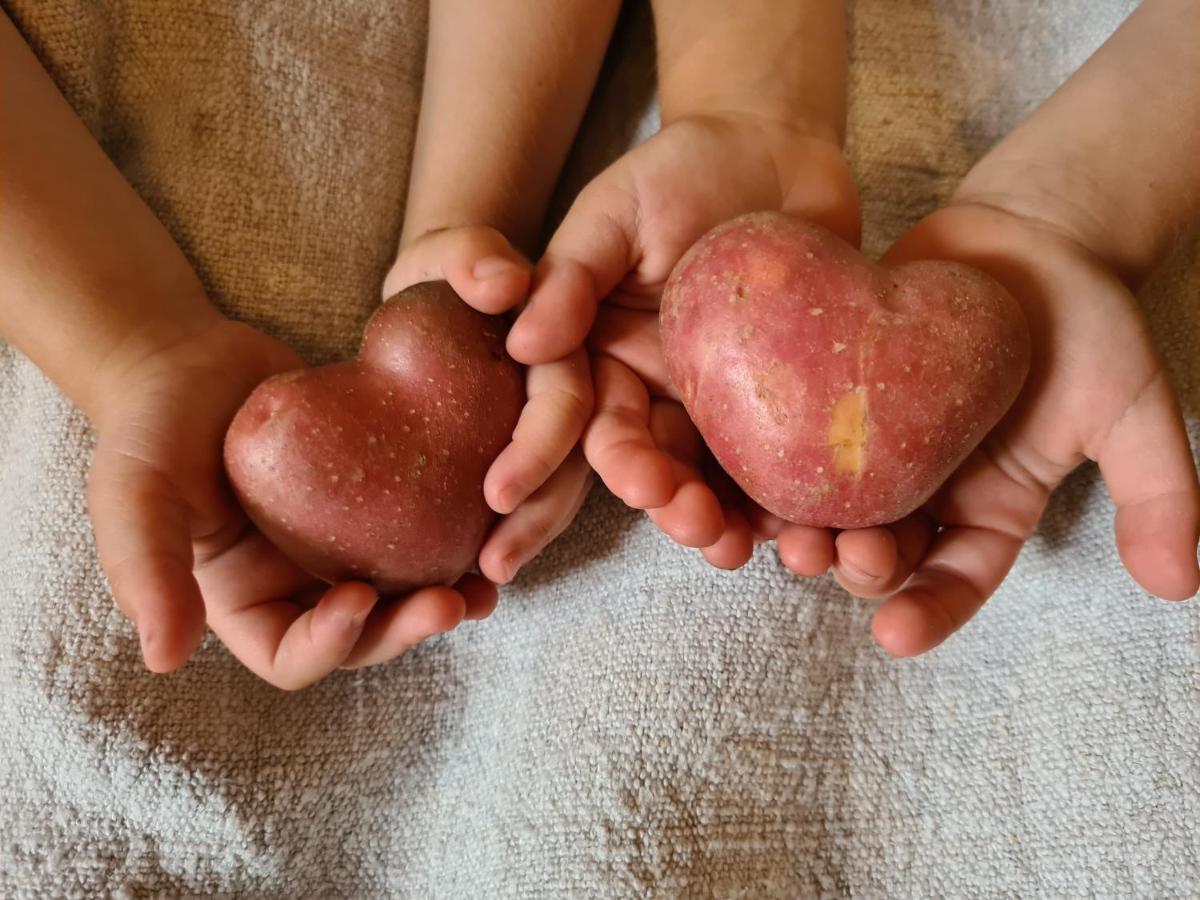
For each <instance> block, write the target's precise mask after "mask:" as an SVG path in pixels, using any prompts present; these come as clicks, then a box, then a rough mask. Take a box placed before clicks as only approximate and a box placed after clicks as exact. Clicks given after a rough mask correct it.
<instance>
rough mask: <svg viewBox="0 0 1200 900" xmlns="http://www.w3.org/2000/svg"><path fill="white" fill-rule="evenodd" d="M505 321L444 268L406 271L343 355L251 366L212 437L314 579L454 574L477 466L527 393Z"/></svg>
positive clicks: (432, 580)
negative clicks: (240, 395) (245, 388)
mask: <svg viewBox="0 0 1200 900" xmlns="http://www.w3.org/2000/svg"><path fill="white" fill-rule="evenodd" d="M505 331H506V328H505V323H504V321H503V320H502V319H500V318H497V317H494V316H485V315H483V314H482V313H478V312H476V311H475V310H473V309H471V308H470V307H469V306H467V305H466V304H465V303H463V302H462V300H460V299H459V298H458V295H456V294H455V293H454V291H452V290H451V289H450V286H449V285H447V284H446V283H445V282H428V283H425V284H418V285H414V286H413V287H410V288H408V289H406V290H404V291H401V292H400V293H399V294H397V295H396V296H394V297H392V298H391V299H390V300H388V301H387V302H386V303H384V304H383V305H382V306H381V307H380V308H379V309H378V310H377V311H376V312H375V314H374V315H373V316H371V319H370V321H369V322H368V323H367V327H366V331H365V334H364V336H363V345H362V350H361V351H360V352H359V355H358V357H357V359H354V360H351V361H350V362H343V363H336V364H334V365H330V366H324V367H321V368H316V369H299V370H297V371H294V372H286V373H284V374H282V375H276V376H274V377H273V378H269V379H267V380H266V381H264V382H263V383H262V384H260V385H259V386H258V387H257V388H256V389H255V390H254V392H253V393H252V394H251V395H250V397H249V398H248V399H247V400H246V402H245V404H244V405H243V406H242V408H241V409H240V410H239V411H238V414H237V416H236V417H235V418H234V420H233V423H232V424H231V425H230V426H229V431H228V433H227V435H226V437H225V468H226V471H227V472H228V473H229V479H230V481H231V482H232V484H233V488H234V491H235V492H236V494H237V497H238V500H239V501H240V502H241V504H242V507H243V508H244V509H245V510H246V513H247V515H249V517H250V519H251V520H252V521H253V522H254V524H255V525H257V526H258V527H259V529H260V530H261V531H262V532H263V534H265V535H266V536H267V538H268V539H269V540H270V541H271V542H272V543H274V544H275V545H276V546H277V547H279V549H280V550H282V551H283V552H284V553H285V554H286V555H287V556H288V557H289V558H290V559H292V561H294V562H295V563H296V564H297V565H299V566H300V567H301V568H303V569H305V570H306V571H308V572H310V573H311V574H312V575H315V576H316V577H317V578H321V579H324V580H325V581H329V582H339V581H346V580H356V581H366V582H368V583H370V584H373V585H374V586H375V587H376V588H378V589H379V590H380V591H382V592H385V593H392V592H402V591H409V590H412V589H413V588H417V587H421V586H423V585H429V584H450V583H453V582H454V581H456V580H457V579H458V578H459V577H460V576H461V575H462V574H463V573H464V572H466V571H467V570H468V569H469V568H470V567H471V566H472V565H474V563H475V560H476V557H477V556H478V553H479V548H480V546H481V544H482V543H483V540H484V538H485V537H486V536H487V532H488V529H489V527H490V526H491V524H492V521H493V520H494V518H495V516H494V515H493V513H492V511H491V510H490V509H489V508H488V506H487V503H486V502H485V501H484V498H483V478H484V475H485V474H486V473H487V470H488V467H489V466H490V465H491V464H492V461H493V460H494V459H495V458H496V456H497V455H498V454H499V452H500V451H501V449H503V448H504V446H505V444H507V443H508V441H509V438H510V437H511V436H512V432H513V429H514V428H515V427H516V423H517V417H518V415H519V414H520V411H521V406H522V404H523V403H524V398H525V392H524V383H523V376H522V373H521V369H520V367H519V366H517V364H516V363H514V362H513V361H512V360H511V359H509V357H508V354H507V353H505V351H504V335H505Z"/></svg>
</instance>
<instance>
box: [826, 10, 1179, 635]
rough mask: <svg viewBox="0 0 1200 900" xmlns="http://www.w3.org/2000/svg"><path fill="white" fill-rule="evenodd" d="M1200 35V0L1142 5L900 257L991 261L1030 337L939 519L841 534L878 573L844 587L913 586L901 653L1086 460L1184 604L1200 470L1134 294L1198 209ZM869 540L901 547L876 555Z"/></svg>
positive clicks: (1018, 541)
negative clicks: (1020, 368)
mask: <svg viewBox="0 0 1200 900" xmlns="http://www.w3.org/2000/svg"><path fill="white" fill-rule="evenodd" d="M1198 35H1200V4H1196V3H1195V2H1193V0H1147V2H1145V3H1143V4H1142V5H1141V6H1140V7H1139V8H1138V9H1137V10H1136V11H1135V12H1134V13H1133V14H1132V15H1131V16H1130V17H1129V19H1128V20H1127V21H1126V22H1125V23H1124V24H1123V25H1122V26H1121V28H1120V29H1119V30H1118V31H1117V32H1116V34H1115V35H1114V36H1113V37H1112V38H1111V39H1110V40H1109V41H1108V42H1107V43H1106V44H1105V45H1104V46H1103V47H1101V48H1100V49H1099V50H1098V51H1097V52H1096V53H1095V54H1094V55H1093V56H1092V58H1091V59H1090V60H1089V61H1088V62H1087V63H1086V64H1085V65H1084V66H1083V67H1082V68H1081V69H1080V70H1079V71H1078V72H1077V73H1076V74H1075V75H1073V76H1072V77H1071V79H1070V80H1069V81H1067V83H1066V84H1065V85H1064V86H1063V87H1062V88H1061V89H1060V90H1059V91H1058V92H1057V93H1055V94H1054V95H1053V96H1052V97H1051V98H1050V99H1049V100H1047V101H1046V102H1045V103H1044V104H1043V105H1042V106H1041V108H1040V109H1038V110H1037V112H1035V113H1034V115H1033V116H1032V117H1031V118H1030V119H1028V120H1027V121H1026V122H1025V123H1024V124H1022V125H1021V126H1020V127H1018V128H1017V129H1015V130H1014V131H1013V132H1012V134H1011V135H1009V136H1008V137H1007V138H1006V139H1005V140H1004V141H1002V142H1001V143H1000V144H999V145H998V146H997V147H996V148H995V149H994V150H992V151H991V152H990V153H989V154H988V155H987V156H986V157H984V159H983V160H981V161H980V162H979V163H978V164H977V165H976V166H975V167H974V169H972V171H971V172H970V174H968V175H967V177H966V178H965V179H964V181H963V183H962V185H961V187H960V188H959V190H958V192H957V193H956V195H955V197H954V199H953V201H952V203H951V205H950V206H949V207H947V208H946V209H943V210H940V211H938V212H936V213H934V214H933V215H931V216H929V217H928V218H926V219H925V220H924V221H922V222H920V223H918V224H917V225H916V226H915V227H914V228H913V229H912V230H911V231H909V233H908V234H907V235H905V236H904V237H903V238H901V240H900V241H899V242H898V243H897V245H896V246H895V247H894V248H893V249H892V251H891V252H890V254H889V257H890V259H891V261H894V262H903V261H906V260H909V259H922V258H947V259H958V260H961V261H963V262H967V263H970V264H972V265H975V266H977V267H979V268H982V269H985V270H987V271H989V272H991V273H992V274H993V275H994V276H996V277H997V278H999V279H1000V280H1001V281H1003V282H1004V283H1005V284H1007V285H1008V286H1009V288H1010V289H1011V290H1012V292H1013V294H1014V295H1015V296H1016V297H1018V298H1019V299H1020V300H1021V302H1022V305H1023V307H1024V309H1025V312H1026V316H1027V318H1028V319H1029V322H1030V327H1031V331H1032V334H1033V341H1034V358H1033V368H1032V370H1031V372H1030V376H1029V380H1028V382H1027V383H1026V386H1025V389H1024V391H1023V393H1022V395H1021V397H1020V398H1019V399H1018V401H1017V404H1016V406H1015V407H1014V409H1013V412H1012V413H1011V414H1010V415H1009V417H1008V418H1007V419H1006V420H1005V421H1004V422H1003V423H1001V426H1000V427H999V428H998V429H997V430H996V431H995V432H994V433H993V434H992V435H991V436H989V439H988V440H987V441H986V442H985V444H984V447H983V448H982V449H981V451H980V452H978V453H976V454H974V455H973V456H972V457H971V458H970V459H968V460H967V462H966V463H964V465H963V466H962V467H961V468H960V469H959V471H958V472H957V473H956V474H955V475H954V476H953V477H952V478H951V479H950V481H949V482H947V485H946V486H945V488H943V489H942V491H941V492H939V494H938V495H937V496H936V497H935V498H934V500H933V501H932V502H931V504H930V505H929V507H928V508H927V510H926V511H925V512H924V513H922V514H920V515H918V516H917V517H914V518H913V519H910V520H907V521H905V522H903V523H900V524H898V525H897V526H893V527H892V528H891V529H890V534H889V533H887V532H885V531H884V530H883V529H867V530H864V531H861V532H843V534H842V535H840V536H839V538H838V548H839V555H841V556H845V555H846V554H843V553H842V549H843V542H844V541H851V542H857V549H855V550H852V551H851V553H850V555H852V556H854V555H857V556H858V561H859V568H860V569H861V570H864V571H873V572H875V573H877V577H876V578H875V579H874V580H873V581H872V582H871V583H869V584H868V583H863V582H861V581H855V580H852V579H850V578H848V577H847V576H846V573H845V572H841V573H839V577H840V579H841V580H842V582H843V584H845V585H846V586H847V588H848V589H850V590H851V591H853V592H854V593H857V594H860V595H863V596H886V595H888V594H891V593H892V592H894V591H895V590H896V589H897V587H901V590H900V591H899V593H896V594H895V595H894V596H892V597H891V598H890V599H889V600H888V601H887V602H886V603H885V604H884V605H883V606H882V607H881V608H880V610H879V612H878V613H877V615H876V619H875V624H874V631H875V634H876V637H877V638H878V639H879V640H880V642H881V643H882V644H883V645H884V646H885V647H886V648H887V649H888V650H890V651H892V652H893V653H897V654H900V655H910V654H912V653H919V652H922V651H924V650H927V649H929V648H930V647H932V646H935V645H936V644H937V643H939V642H940V641H942V640H944V639H945V638H946V637H948V636H949V635H950V634H951V633H952V632H953V631H954V630H955V629H957V628H958V627H959V626H961V625H962V624H963V623H964V622H965V621H966V620H967V619H969V618H970V617H971V616H972V615H973V614H974V613H975V612H976V610H978V609H979V607H980V606H981V605H982V604H983V603H984V602H985V601H986V600H987V598H988V597H989V596H990V595H991V594H992V592H993V591H994V590H995V589H996V588H997V586H998V585H999V584H1000V582H1001V580H1002V579H1003V578H1004V576H1005V575H1006V574H1007V573H1008V570H1009V568H1010V567H1011V566H1012V564H1013V561H1014V559H1015V558H1016V556H1017V553H1018V552H1019V551H1020V549H1021V546H1022V545H1023V544H1024V542H1025V540H1026V538H1027V537H1028V536H1029V534H1030V533H1031V532H1032V531H1033V529H1034V527H1035V526H1036V524H1037V521H1038V519H1039V518H1040V517H1041V514H1042V511H1043V509H1044V508H1045V504H1046V501H1047V498H1048V496H1049V494H1050V492H1051V491H1052V490H1053V489H1054V488H1055V487H1056V486H1057V485H1058V484H1059V483H1060V482H1061V481H1062V479H1063V478H1065V477H1066V475H1067V474H1068V473H1069V472H1070V471H1071V470H1072V469H1074V468H1075V466H1077V465H1078V464H1079V463H1081V462H1082V461H1084V460H1085V459H1093V460H1095V461H1097V462H1098V463H1099V465H1100V472H1101V474H1102V475H1103V477H1104V480H1105V483H1106V484H1107V486H1108V490H1109V492H1110V494H1111V495H1112V498H1113V501H1114V503H1115V505H1116V507H1117V512H1116V523H1115V526H1116V542H1117V549H1118V550H1119V552H1120V554H1121V559H1122V561H1123V562H1124V564H1125V566H1126V568H1127V569H1128V570H1129V572H1130V574H1131V575H1133V577H1134V578H1135V579H1136V580H1137V581H1138V582H1139V583H1140V584H1141V585H1142V586H1143V587H1144V588H1146V590H1148V591H1150V592H1151V593H1154V594H1157V595H1158V596H1161V597H1167V598H1173V599H1182V598H1185V597H1188V596H1191V595H1192V594H1194V593H1195V592H1196V590H1197V586H1198V585H1200V572H1198V570H1197V559H1196V550H1197V544H1198V543H1200V487H1198V486H1197V479H1196V469H1195V461H1194V459H1193V458H1192V454H1191V450H1190V448H1189V446H1188V440H1187V436H1186V433H1185V431H1184V428H1183V423H1182V421H1181V418H1180V413H1179V407H1178V403H1177V402H1176V398H1175V396H1174V393H1173V391H1172V389H1171V386H1170V382H1169V380H1168V378H1167V376H1166V373H1165V372H1164V370H1163V368H1162V365H1161V363H1160V362H1159V360H1158V357H1157V355H1156V353H1155V352H1154V348H1153V346H1152V345H1151V342H1150V338H1149V335H1148V334H1147V332H1146V328H1145V324H1144V321H1143V319H1142V316H1141V311H1140V309H1139V307H1138V304H1137V302H1136V300H1135V299H1134V297H1133V296H1132V295H1131V294H1130V293H1129V290H1128V289H1127V288H1126V287H1125V284H1136V283H1137V282H1139V281H1140V280H1141V279H1142V278H1143V277H1144V276H1145V275H1146V274H1148V273H1149V271H1150V270H1151V269H1152V268H1153V267H1154V266H1155V265H1156V264H1157V263H1158V262H1159V261H1160V260H1161V258H1162V257H1163V256H1164V255H1165V254H1166V253H1167V251H1168V250H1169V249H1170V248H1171V246H1172V245H1173V244H1174V243H1175V242H1176V240H1177V239H1178V237H1179V236H1180V235H1181V234H1182V233H1183V232H1184V231H1186V230H1187V229H1188V227H1189V226H1190V225H1191V224H1194V223H1195V222H1196V220H1197V216H1198V215H1200V156H1198V155H1197V148H1200V41H1198V40H1197V36H1198ZM1123 282H1124V283H1123ZM934 526H940V527H941V529H942V530H941V531H940V532H939V533H935V532H934V531H933V528H934ZM872 546H874V547H877V548H878V547H881V546H882V547H884V548H885V550H887V548H889V547H890V550H888V552H886V553H883V554H882V557H883V558H875V559H872V558H871V556H872V551H871V549H870V548H871V547H872ZM892 552H898V555H899V558H900V562H899V563H898V564H896V565H895V566H894V567H893V566H892V561H891V560H889V559H888V558H887V556H888V555H889V554H890V553H892ZM910 573H913V574H912V577H911V579H910V580H908V581H907V583H905V579H906V578H908V576H909V575H910Z"/></svg>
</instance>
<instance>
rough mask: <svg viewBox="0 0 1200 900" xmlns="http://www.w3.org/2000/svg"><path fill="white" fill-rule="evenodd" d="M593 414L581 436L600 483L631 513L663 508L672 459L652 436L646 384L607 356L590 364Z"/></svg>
mask: <svg viewBox="0 0 1200 900" xmlns="http://www.w3.org/2000/svg"><path fill="white" fill-rule="evenodd" d="M592 366H593V372H594V378H595V389H596V413H595V416H594V417H593V419H592V421H591V422H590V423H589V424H588V426H587V428H586V429H585V430H584V433H583V451H584V453H585V454H586V456H587V461H588V463H589V464H590V465H591V467H592V468H593V469H595V470H596V474H597V475H599V476H600V480H601V481H603V482H604V485H605V486H606V487H607V488H608V489H609V490H610V491H612V492H613V493H614V494H615V495H616V496H617V497H619V498H620V499H621V500H622V501H624V502H625V503H626V504H627V505H629V506H632V507H633V508H634V509H647V508H652V507H658V506H665V505H666V504H667V503H668V502H670V500H671V498H672V497H673V496H674V495H675V487H676V485H675V478H674V475H673V474H672V472H673V468H672V465H671V460H670V459H669V458H668V457H667V456H666V454H664V453H663V452H662V451H660V450H659V449H658V447H656V446H655V443H654V439H653V437H652V436H651V434H650V424H649V420H650V397H649V395H648V394H647V393H646V386H645V385H644V384H642V382H641V381H640V380H639V379H638V377H637V375H635V374H634V373H633V372H632V371H630V370H629V368H627V367H626V366H625V365H623V364H622V363H619V362H617V361H616V360H614V359H611V358H609V357H607V356H597V357H595V359H594V360H593V362H592Z"/></svg>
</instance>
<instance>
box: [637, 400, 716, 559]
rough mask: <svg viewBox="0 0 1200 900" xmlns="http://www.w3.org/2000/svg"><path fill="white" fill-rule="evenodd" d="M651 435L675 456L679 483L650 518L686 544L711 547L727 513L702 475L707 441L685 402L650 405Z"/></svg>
mask: <svg viewBox="0 0 1200 900" xmlns="http://www.w3.org/2000/svg"><path fill="white" fill-rule="evenodd" d="M650 436H651V438H652V439H653V440H654V443H655V445H656V446H658V447H659V448H661V450H662V452H664V453H666V454H667V456H668V457H670V458H671V467H672V473H673V480H674V482H675V484H676V485H678V487H677V488H676V490H675V494H674V496H673V497H672V498H671V501H670V502H669V503H667V504H666V505H665V506H663V507H660V508H654V509H650V510H649V513H648V514H649V516H650V520H651V521H652V522H654V524H655V525H657V526H658V528H659V529H660V530H662V531H663V532H664V533H665V534H666V535H667V536H668V537H670V538H671V539H672V540H673V541H675V542H676V543H679V544H683V545H684V546H685V547H709V546H712V545H713V544H715V543H716V542H717V541H718V540H720V538H721V535H722V534H724V532H725V515H724V512H723V511H722V509H721V503H720V500H719V499H718V498H717V495H716V493H715V492H714V491H713V490H712V488H711V487H709V485H708V484H706V483H705V482H704V480H703V479H702V478H701V477H700V471H699V466H700V464H701V462H702V461H703V457H704V442H703V441H702V440H701V438H700V435H699V433H698V432H697V431H696V428H695V426H694V425H693V424H692V422H691V420H690V419H688V417H687V413H686V412H684V409H683V407H682V406H680V405H679V404H678V403H673V402H671V401H657V402H655V403H653V404H652V405H651V407H650Z"/></svg>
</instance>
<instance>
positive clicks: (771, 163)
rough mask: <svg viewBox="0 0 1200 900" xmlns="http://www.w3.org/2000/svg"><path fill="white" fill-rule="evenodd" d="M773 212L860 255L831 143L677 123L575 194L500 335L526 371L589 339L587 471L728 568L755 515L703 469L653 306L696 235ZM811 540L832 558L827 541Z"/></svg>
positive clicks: (761, 126)
mask: <svg viewBox="0 0 1200 900" xmlns="http://www.w3.org/2000/svg"><path fill="white" fill-rule="evenodd" d="M767 209H773V210H784V211H788V212H794V213H797V214H799V215H802V216H805V217H807V218H809V219H811V220H813V221H815V222H818V223H820V224H822V225H824V226H826V227H827V228H830V229H831V230H833V231H835V232H836V233H838V234H840V235H841V236H842V237H844V238H845V239H847V240H849V241H851V242H853V243H855V244H857V241H858V227H859V224H858V223H859V218H858V205H857V199H856V195H855V191H854V186H853V182H852V180H851V177H850V174H849V170H848V169H847V167H846V164H845V162H844V160H843V158H842V155H841V152H840V150H839V148H838V145H837V138H836V135H834V134H828V135H824V134H812V133H809V132H805V131H799V130H796V129H794V128H792V127H790V126H788V125H784V124H781V123H778V122H774V121H767V120H764V119H762V118H758V117H753V116H744V115H737V114H732V113H729V114H721V115H713V116H697V117H689V118H682V119H679V120H677V121H674V122H672V123H670V124H668V125H667V126H666V127H664V128H663V129H662V130H661V131H660V132H659V133H658V134H656V135H655V136H654V137H652V138H650V139H649V140H648V141H646V142H645V143H644V144H641V145H640V146H638V147H635V148H634V149H633V150H631V151H629V152H628V153H627V154H625V156H623V157H621V158H620V159H619V160H617V161H616V162H615V163H613V164H612V165H611V166H610V167H609V168H608V169H606V170H605V171H604V172H602V173H601V174H600V175H598V176H597V177H596V178H595V179H594V180H593V181H592V182H591V183H590V184H589V185H588V186H587V187H586V188H585V189H584V190H583V191H582V192H581V193H580V195H579V197H578V198H577V199H576V201H575V203H574V204H573V205H572V206H571V208H570V210H569V211H568V213H567V215H566V217H565V219H564V220H563V222H562V224H561V225H560V227H559V228H558V230H557V231H556V232H555V234H554V235H553V237H552V238H551V240H550V243H549V245H548V247H547V249H546V252H545V254H544V256H543V258H542V259H541V261H540V262H539V263H538V265H537V268H536V270H535V274H534V280H533V285H532V292H531V296H530V300H529V303H528V305H527V306H526V307H525V309H524V310H523V311H522V313H521V315H520V317H519V318H518V319H517V321H516V323H515V324H514V325H513V328H512V330H511V332H510V333H509V337H508V347H509V351H510V352H511V353H512V355H513V357H514V358H516V359H518V360H520V361H522V362H526V363H545V362H547V361H550V360H554V359H559V358H561V357H563V356H564V355H566V354H571V353H573V352H577V348H578V347H579V346H580V344H581V343H583V342H584V341H585V339H586V340H587V342H588V344H589V345H590V347H591V349H592V350H593V352H594V360H593V366H594V381H595V395H596V410H595V413H594V415H593V417H592V419H591V421H590V423H589V424H588V426H587V429H586V432H585V434H584V439H583V448H584V452H585V454H586V456H587V460H588V462H589V463H590V464H591V466H592V468H593V469H595V471H596V473H597V474H598V475H599V476H600V478H601V479H602V480H603V481H604V483H605V485H607V486H608V488H609V489H610V490H611V491H612V492H613V493H614V494H616V495H617V496H618V497H620V498H621V499H622V500H623V501H624V502H625V503H627V504H628V505H630V506H633V507H635V508H639V509H645V510H647V512H648V515H649V516H650V518H651V519H652V520H653V521H654V522H655V524H656V525H658V527H659V528H660V529H662V530H663V531H664V532H665V533H666V534H667V535H669V536H670V537H671V538H673V539H674V540H676V541H678V542H679V543H681V544H684V545H686V546H691V547H699V548H702V550H703V553H704V555H705V557H706V558H707V559H708V560H709V561H710V562H712V563H713V564H714V565H718V566H721V567H725V568H735V567H737V566H740V565H741V564H743V563H744V562H745V561H746V559H748V558H749V556H750V553H751V551H752V549H753V534H752V522H751V519H753V518H754V517H756V516H759V515H760V513H759V512H758V511H755V510H753V508H752V506H751V505H750V504H748V503H747V502H746V501H745V498H744V497H742V496H741V494H740V492H739V491H737V490H736V489H735V488H734V487H733V486H732V484H731V483H730V482H729V481H728V479H727V478H725V477H724V476H723V474H722V473H720V471H719V470H717V469H715V468H714V467H713V466H712V465H711V464H710V460H709V459H708V454H707V451H706V449H705V447H704V444H703V441H702V440H701V439H700V437H699V435H698V434H697V433H696V431H695V428H694V427H693V426H692V424H691V422H690V421H689V420H688V418H687V415H686V413H685V412H684V410H683V408H682V406H681V405H680V404H679V402H678V399H679V398H678V397H677V396H676V395H675V393H674V392H673V390H672V388H671V385H670V382H669V379H668V378H667V375H666V369H665V365H664V362H663V359H662V352H661V349H660V345H659V337H658V304H659V299H660V296H661V293H662V288H663V286H664V284H665V283H666V280H667V277H668V276H669V275H670V273H671V270H672V269H673V268H674V266H675V264H676V263H677V262H678V261H679V259H680V257H681V256H682V255H683V254H684V253H685V252H686V251H687V249H688V248H689V247H690V246H691V245H692V244H693V243H694V242H695V241H696V240H697V239H698V238H699V237H700V236H701V235H703V234H704V233H705V232H707V231H708V230H709V229H711V228H712V227H714V226H716V225H718V224H720V223H721V222H724V221H726V220H728V219H730V218H733V217H735V216H737V215H740V214H742V213H745V212H750V211H754V210H767ZM821 538H822V539H823V540H824V541H825V543H826V544H828V545H829V546H830V548H831V547H832V538H831V537H830V536H829V535H828V534H826V533H824V532H822V533H821ZM830 552H831V553H832V551H830Z"/></svg>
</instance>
